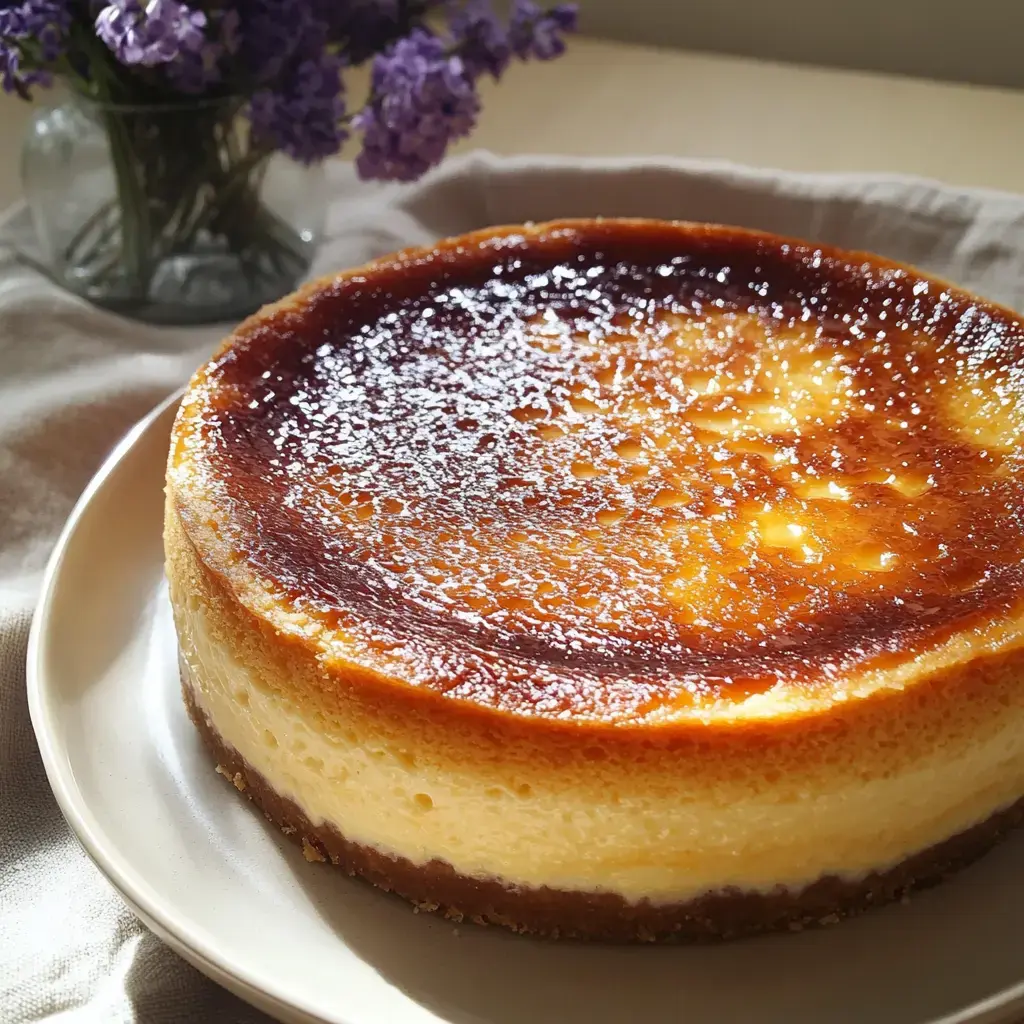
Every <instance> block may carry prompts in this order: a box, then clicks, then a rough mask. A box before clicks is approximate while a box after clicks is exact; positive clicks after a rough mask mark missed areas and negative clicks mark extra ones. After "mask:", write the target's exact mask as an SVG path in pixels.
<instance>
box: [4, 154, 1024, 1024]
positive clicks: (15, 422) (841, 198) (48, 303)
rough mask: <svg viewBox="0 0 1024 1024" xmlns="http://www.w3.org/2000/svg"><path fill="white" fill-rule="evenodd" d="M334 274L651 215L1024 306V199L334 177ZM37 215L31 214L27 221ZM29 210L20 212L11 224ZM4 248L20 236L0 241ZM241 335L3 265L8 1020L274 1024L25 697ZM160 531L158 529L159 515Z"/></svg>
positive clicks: (845, 181)
mask: <svg viewBox="0 0 1024 1024" xmlns="http://www.w3.org/2000/svg"><path fill="white" fill-rule="evenodd" d="M330 178H331V184H332V186H333V187H334V195H335V196H336V199H335V200H334V202H333V204H332V206H331V211H330V218H329V227H328V240H327V243H326V244H325V246H324V248H323V251H322V253H321V255H320V258H319V260H318V264H317V266H316V267H315V268H314V269H315V271H316V272H320V273H324V272H327V271H329V270H331V269H335V268H341V267H345V266H351V265H353V264H355V263H359V262H363V261H365V260H366V259H368V258H370V257H372V256H375V255H379V254H382V253H385V252H389V251H391V250H394V249H397V248H401V247H403V246H406V245H411V244H418V243H424V242H429V241H431V240H433V239H435V238H437V237H439V236H443V235H450V234H457V233H460V232H463V231H467V230H470V229H472V228H476V227H482V226H485V225H488V224H500V223H516V222H522V221H525V220H544V219H550V218H556V217H567V216H587V215H598V214H603V215H605V216H650V217H669V218H680V219H688V220H707V221H719V222H725V223H733V224H743V225H747V226H751V227H758V228H764V229H767V230H772V231H777V232H780V233H785V234H790V235H796V236H801V237H805V238H809V239H813V240H816V241H821V242H830V243H834V244H838V245H844V246H849V247H853V248H861V249H872V250H875V251H877V252H880V253H883V254H885V255H887V256H892V257H895V258H897V259H902V260H907V261H910V262H913V263H917V264H919V265H920V266H923V267H925V268H927V269H930V270H932V271H934V272H937V273H939V274H941V275H942V276H944V277H946V278H948V279H950V280H952V281H954V282H956V283H959V284H963V285H966V286H968V287H970V288H972V289H975V290H977V291H979V292H981V293H982V294H985V295H986V296H988V297H990V298H994V299H997V300H1000V301H1002V302H1005V303H1007V304H1008V305H1011V306H1013V307H1014V308H1017V309H1024V198H1021V197H1017V196H1011V195H1004V194H1000V193H994V192H972V191H964V190H956V189H951V188H946V187H943V186H941V185H937V184H934V183H929V182H923V181H917V180H912V179H895V178H882V177H878V176H814V175H796V174H783V173H776V172H769V171H755V170H749V169H743V168H739V167H735V166H731V165H725V164H707V163H696V162H683V161H673V162H671V163H670V162H667V161H652V160H644V161H640V160H603V161H596V160H595V161H578V160H575V161H568V160H557V159H535V158H532V159H513V160H502V159H497V158H495V157H492V156H489V155H486V154H474V155H471V156H469V157H467V158H463V159H460V160H456V161H453V162H451V163H449V164H448V165H446V166H445V167H443V168H442V169H441V170H440V171H439V172H438V173H436V174H435V175H433V176H431V177H430V178H429V179H427V180H426V181H424V182H423V183H421V184H419V185H415V186H406V187H381V186H367V185H363V184H359V183H357V182H356V181H355V180H354V178H353V176H352V172H351V170H350V169H349V168H348V167H347V166H345V165H341V164H337V165H334V166H332V167H331V169H330ZM22 219H23V218H22ZM19 223H20V221H19V218H18V217H17V216H13V217H12V218H9V219H8V222H7V229H6V230H7V233H8V236H10V234H11V233H12V232H15V231H16V230H18V227H19ZM0 241H2V237H0ZM222 333H224V330H223V329H217V328H204V329H199V330H197V329H189V330H182V329H159V328H150V327H146V326H143V325H139V324H135V323H131V322H129V321H126V320H122V319H120V318H118V317H115V316H112V315H110V314H107V313H103V312H101V311H98V310H96V309H93V308H91V307H90V306H88V305H87V304H85V303H84V302H81V301H79V300H77V299H75V298H72V297H71V296H69V295H67V294H64V293H62V292H61V291H59V290H58V289H57V288H55V287H54V286H53V285H51V284H49V283H48V282H47V281H45V280H44V279H43V278H42V277H41V276H40V275H39V274H37V273H35V272H34V271H32V270H30V269H26V268H25V267H24V266H22V265H20V264H19V263H18V262H17V261H16V260H15V259H14V258H13V257H12V256H9V255H8V256H5V255H0V922H2V924H0V1020H2V1021H4V1022H6V1024H20V1022H27V1021H37V1020H60V1021H65V1022H92V1021H97V1022H100V1021H102V1022H107V1021H125V1022H131V1021H144V1022H153V1024H157V1022H167V1024H172V1022H173V1024H178V1022H183V1021H188V1022H192V1024H202V1022H206V1021H209V1022H217V1024H222V1022H239V1024H241V1022H250V1021H262V1020H266V1018H265V1017H263V1015H261V1014H259V1013H257V1012H256V1011H255V1010H251V1009H250V1008H248V1007H247V1006H245V1005H244V1004H242V1003H241V1002H239V1001H238V1000H236V999H234V998H233V997H232V996H229V995H228V994H227V993H226V992H224V991H222V990H221V989H219V988H218V987H217V986H215V985H214V984H213V983H212V982H209V981H207V980H206V979H205V978H203V977H202V976H201V975H199V974H198V973H196V972H195V971H194V970H193V969H192V968H191V967H189V966H187V965H186V964H185V963H184V962H183V961H181V960H180V959H179V958H178V957H177V956H175V955H174V954H173V953H171V952H170V951H169V950H168V949H167V948H165V947H164V946H163V945H162V944H161V943H160V942H159V941H158V940H157V939H155V938H154V937H153V936H152V935H150V934H149V933H148V932H147V931H146V930H145V929H144V928H143V927H142V925H140V924H139V923H138V922H137V921H136V920H135V919H134V918H133V917H132V915H131V914H130V913H129V911H128V910H127V909H126V908H125V907H124V905H123V904H122V903H121V901H120V899H119V898H118V897H117V895H116V894H115V893H114V891H113V890H112V889H111V888H110V887H109V885H108V884H107V883H106V882H105V881H104V879H103V878H102V877H101V876H100V874H99V872H98V871H97V870H96V869H95V868H94V867H93V865H92V864H91V863H90V861H89V860H88V859H87V857H86V855H85V854H84V853H83V852H82V850H81V848H80V847H79V845H78V843H77V842H76V840H75V839H74V838H73V837H72V836H71V835H70V833H69V831H68V829H67V827H66V826H65V824H64V821H63V819H62V818H61V815H60V812H59V811H58V809H57V806H56V804H55V803H54V800H53V798H52V796H51V794H50V791H49V788H48V786H47V783H46V779H45V777H44V774H43V769H42V766H41V764H40V761H39V756H38V753H37V751H36V745H35V740H34V738H33V736H32V730H31V726H30V724H29V718H28V710H27V706H26V699H25V672H24V663H25V647H26V641H27V636H28V629H29V623H30V620H31V616H32V609H33V607H34V604H35V600H36V593H37V589H38V586H39V581H40V576H41V572H42V569H43V566H44V563H45V561H46V557H47V555H48V553H49V550H50V547H51V545H52V543H53V541H54V539H55V537H56V534H57V532H58V530H59V529H60V526H61V524H62V522H63V521H64V519H65V517H66V516H67V514H68V513H69V511H70V510H71V506H72V504H73V503H74V501H75V499H76V498H77V496H78V494H79V493H80V492H81V490H82V489H83V488H84V486H85V484H86V482H87V481H88V479H89V477H90V476H91V475H92V473H93V472H94V471H95V470H96V469H97V468H98V466H99V465H100V463H101V462H102V460H103V457H104V455H105V454H106V453H107V452H108V451H109V450H110V448H111V447H112V446H113V445H114V444H115V443H116V442H117V440H118V439H119V438H120V437H121V436H122V435H123V434H124V433H125V431H126V430H127V429H128V428H129V427H130V426H131V424H132V423H133V422H134V421H135V420H137V419H138V418H139V417H141V416H142V415H143V414H144V413H145V412H146V411H147V410H148V409H149V408H150V407H151V406H153V405H154V404H155V403H156V402H157V401H158V400H159V399H160V398H162V397H163V396H164V395H165V394H167V393H168V392H170V391H171V390H172V389H174V388H176V387H178V386H179V385H180V384H182V383H183V382H184V381H185V380H186V379H187V377H188V376H189V374H190V373H191V371H192V370H193V369H194V368H195V367H196V366H197V365H198V364H199V363H200V362H201V361H202V360H203V358H204V357H205V356H206V354H207V353H208V352H209V351H210V349H211V347H212V346H213V345H214V343H215V342H216V341H217V339H218V338H219V337H220V335H221V334H222ZM153 528H154V529H158V528H159V524H156V523H154V524H153Z"/></svg>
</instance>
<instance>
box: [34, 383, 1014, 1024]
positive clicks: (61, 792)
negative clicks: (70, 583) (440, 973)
mask: <svg viewBox="0 0 1024 1024" xmlns="http://www.w3.org/2000/svg"><path fill="white" fill-rule="evenodd" d="M184 391H185V389H184V388H183V387H182V388H178V389H176V390H175V391H173V392H172V393H171V394H169V395H168V396H167V397H166V398H165V399H164V400H163V401H161V402H159V403H158V404H157V405H156V406H155V407H154V408H153V409H151V410H150V412H148V413H147V414H146V415H145V416H143V417H142V419H141V420H139V421H138V422H137V423H136V424H135V425H134V426H132V427H131V428H130V429H129V430H128V431H127V433H125V435H124V436H123V437H122V438H121V440H120V441H118V443H117V444H116V445H115V446H114V447H113V449H111V451H110V453H109V455H107V457H106V458H105V459H104V461H103V463H102V465H101V466H100V468H99V469H98V470H97V471H96V473H95V474H94V475H93V476H92V478H91V479H90V480H89V483H88V484H87V485H86V487H85V490H84V491H83V492H82V493H81V495H80V496H79V498H78V500H77V501H76V502H75V504H74V506H73V507H72V510H71V512H70V514H69V515H68V518H67V520H66V522H65V523H64V525H63V527H62V528H61V530H60V533H59V534H58V537H57V540H56V542H55V544H54V547H53V549H52V551H51V553H50V556H49V557H48V559H47V562H46V567H45V569H44V571H43V575H42V579H41V583H40V586H39V590H38V595H37V600H36V607H35V611H34V613H33V616H32V624H31V628H30V630H29V639H28V650H27V656H26V666H25V667H26V673H25V675H26V690H27V696H28V709H29V718H30V720H31V723H32V730H33V733H34V734H35V738H36V743H37V745H38V748H39V753H40V757H41V760H42V762H43V768H44V770H45V772H46V779H47V783H48V784H49V786H50V789H51V790H52V792H53V795H54V798H55V799H56V801H57V805H58V807H59V808H60V811H61V814H62V815H63V817H64V820H65V821H66V822H67V824H68V827H69V828H70V829H71V831H72V833H73V834H74V836H75V837H76V839H77V840H78V842H79V843H80V844H81V846H82V848H83V849H84V851H85V853H86V854H87V855H88V857H89V858H90V860H92V862H93V863H94V864H95V865H96V867H97V868H98V869H99V871H100V873H101V874H102V875H103V876H104V877H105V878H106V879H107V881H108V882H109V883H110V884H111V885H112V886H113V887H114V889H115V890H116V891H117V893H118V894H119V896H120V898H121V899H122V900H123V901H124V902H125V904H126V905H127V906H128V908H129V910H131V912H132V913H133V914H134V915H135V916H136V917H138V918H139V920H140V921H141V922H142V923H143V925H144V926H145V927H146V928H148V929H149V930H150V931H152V932H153V933H154V934H155V935H156V936H157V937H158V938H159V939H160V940H161V941H162V942H164V943H166V944H167V945H168V946H170V947H171V949H172V950H174V952H176V953H177V954H178V955H179V956H181V957H182V958H183V959H185V960H186V961H187V962H188V963H190V964H191V965H192V966H193V967H195V968H196V969H197V970H199V971H200V972H202V973H203V974H205V975H206V976H207V977H208V978H210V979H211V980H212V981H213V982H214V983H216V984H218V985H220V986H221V987H222V988H225V989H227V990H228V991H229V992H231V993H233V994H234V995H236V996H238V997H239V998H240V999H243V1000H244V1001H246V1002H247V1003H249V1004H250V1005H252V1006H254V1007H256V1008H257V1009H259V1010H261V1011H262V1012H264V1013H269V1014H271V1015H273V1016H275V1017H277V1018H278V1019H282V1020H288V1021H295V1020H300V1019H301V1020H302V1021H303V1022H307V1021H308V1022H323V1024H327V1022H328V1021H329V1020H330V1019H329V1018H325V1017H323V1016H322V1015H321V1014H320V1013H318V1012H317V1011H316V1010H315V1009H313V1008H312V1007H311V1006H310V1005H308V1004H305V1003H304V1001H303V1000H302V999H301V998H293V997H292V996H290V995H289V996H286V995H284V994H283V993H282V992H280V991H279V990H278V988H277V986H276V985H275V984H274V982H273V981H268V980H267V979H265V978H262V977H259V976H257V975H255V974H254V973H253V972H251V971H250V970H249V969H247V968H246V966H245V965H244V964H243V963H239V962H237V961H236V960H234V959H233V958H232V957H230V956H225V955H224V954H223V952H221V951H219V950H218V949H217V947H216V944H215V943H211V942H209V941H208V940H207V939H206V937H205V936H204V935H203V934H201V933H197V932H196V931H195V930H194V929H193V928H192V927H191V923H190V922H189V920H188V918H187V917H181V916H179V915H177V914H176V913H175V910H174V906H173V900H168V899H167V898H166V897H164V896H162V895H161V894H160V893H159V892H158V891H156V890H155V889H153V888H152V886H150V885H149V883H148V882H146V881H145V879H143V878H142V877H140V876H139V875H138V873H137V872H136V871H135V869H134V868H132V867H131V866H130V865H129V864H128V863H127V862H126V861H124V860H123V859H122V858H121V856H120V854H119V852H118V850H117V848H116V844H115V843H114V842H113V841H112V840H110V838H109V836H107V835H106V834H105V833H104V832H103V829H102V828H101V827H100V826H99V824H98V823H97V822H95V821H93V820H92V817H91V814H90V813H89V810H88V805H87V802H86V801H85V799H84V795H83V794H81V792H80V790H79V789H78V787H77V785H76V783H75V781H74V773H73V771H72V770H71V765H70V761H69V760H68V759H67V758H66V757H64V756H63V754H62V747H61V744H60V743H59V742H58V741H57V738H56V737H57V730H56V728H55V723H54V722H52V721H51V720H50V713H49V710H48V708H47V701H46V693H47V692H48V686H47V676H46V673H45V671H44V667H43V660H44V657H43V655H44V649H45V645H46V642H47V639H48V637H49V635H50V628H49V621H50V618H51V616H52V604H53V597H54V594H55V592H56V590H57V587H58V583H59V580H60V576H61V570H62V568H63V564H64V560H65V557H66V555H67V552H68V550H69V549H70V548H71V546H72V544H73V543H74V540H75V535H76V533H77V530H78V527H79V525H80V523H81V521H82V519H83V518H84V516H85V514H86V512H87V510H88V509H89V507H90V506H91V504H92V502H93V501H94V500H95V498H96V496H97V495H98V494H99V492H100V491H101V490H102V489H103V487H104V486H105V485H106V484H107V483H108V481H109V480H110V478H111V477H112V476H113V475H114V474H115V472H116V471H117V469H118V467H119V466H120V465H121V463H122V462H123V461H124V459H125V458H126V457H127V455H128V454H129V452H130V451H131V450H132V449H133V448H134V447H135V446H136V445H137V444H138V443H139V442H140V440H141V439H142V438H143V437H144V436H145V435H146V434H147V433H148V432H149V431H150V430H151V429H153V427H154V425H155V424H156V423H157V422H158V421H159V420H160V419H161V418H162V417H163V416H165V415H167V413H168V412H169V410H171V409H172V408H175V407H176V406H177V405H178V404H179V403H180V401H181V398H182V396H183V395H184ZM49 689H52V686H51V687H49ZM1015 1007H1024V977H1022V978H1021V980H1020V981H1018V982H1016V983H1014V984H1013V985H1010V986H1009V987H1007V988H1004V989H1001V990H999V991H997V992H994V993H992V994H991V995H989V996H986V997H985V998H983V999H980V1000H977V1001H976V1002H973V1003H970V1004H968V1005H965V1006H962V1007H961V1008H960V1009H958V1010H954V1011H952V1012H950V1013H946V1014H945V1015H943V1016H942V1017H938V1018H934V1019H933V1020H931V1021H930V1022H927V1024H995V1022H996V1021H1000V1020H1004V1019H1005V1018H1004V1016H1003V1015H1004V1014H1009V1013H1010V1012H1011V1011H1012V1010H1013V1009H1014V1008H1015ZM342 1012H344V1011H343V1010H342ZM332 1017H333V1020H330V1024H351V1018H349V1017H348V1016H333V1015H332Z"/></svg>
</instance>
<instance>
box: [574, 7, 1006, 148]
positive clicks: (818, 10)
mask: <svg viewBox="0 0 1024 1024" xmlns="http://www.w3.org/2000/svg"><path fill="white" fill-rule="evenodd" d="M579 3H580V10H581V14H582V17H583V19H584V20H583V25H584V31H586V32H587V33H588V34H590V35H597V36H603V37H605V38H609V39H624V40H629V41H631V42H642V43H652V44H657V45H663V46H685V47H687V48H689V49H703V50H713V51H718V52H722V53H736V54H743V55H746V56H752V57H762V58H766V59H769V60H788V61H800V62H805V63H812V64H821V65H826V66H833V67H849V68H865V69H871V70H876V71H890V72H897V73H903V74H911V75H920V76H924V77H929V78H944V79H950V80H953V81H962V82H978V83H982V84H989V85H1008V86H1015V87H1018V88H1020V87H1024V0H579ZM679 102H680V103H683V104H685V103H691V104H699V103H700V102H701V97H700V95H699V94H689V95H686V96H680V97H679ZM764 113H765V114H766V115H768V114H770V112H768V111H765V112H764ZM1007 127H1008V129H1011V130H1014V131H1024V125H1013V126H1007Z"/></svg>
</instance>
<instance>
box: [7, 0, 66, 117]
mask: <svg viewBox="0 0 1024 1024" xmlns="http://www.w3.org/2000/svg"><path fill="white" fill-rule="evenodd" d="M70 25H71V14H70V12H69V11H68V10H67V8H66V6H65V5H64V4H63V3H61V2H59V0H23V2H21V3H14V4H8V5H7V6H4V7H2V8H0V87H2V88H3V91H4V92H8V93H17V94H18V95H19V96H22V97H24V98H25V99H27V98H28V97H29V89H30V88H31V86H33V85H49V84H50V82H51V78H52V76H51V75H50V73H49V71H48V70H47V67H46V65H49V64H52V63H53V62H54V61H56V60H57V59H58V58H59V57H60V56H61V55H62V54H63V52H64V48H65V44H66V38H67V31H68V28H69V27H70ZM25 42H30V43H31V44H32V48H33V52H34V54H35V57H36V60H35V61H34V62H33V63H26V58H25V53H24V51H23V49H22V44H23V43H25Z"/></svg>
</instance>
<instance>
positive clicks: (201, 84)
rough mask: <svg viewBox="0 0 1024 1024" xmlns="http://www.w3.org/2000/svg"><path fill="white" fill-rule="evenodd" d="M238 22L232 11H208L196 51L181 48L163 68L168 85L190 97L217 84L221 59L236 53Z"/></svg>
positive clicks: (237, 46) (220, 72)
mask: <svg viewBox="0 0 1024 1024" xmlns="http://www.w3.org/2000/svg"><path fill="white" fill-rule="evenodd" d="M239 23H240V22H239V17H238V11H237V10H235V9H234V8H230V9H227V10H220V11H211V12H210V14H209V17H208V21H207V24H206V34H205V37H204V40H203V43H202V45H201V46H200V47H199V49H197V50H196V49H183V50H182V51H181V53H180V54H179V55H178V57H177V59H175V60H173V61H171V62H170V63H168V64H166V65H165V66H164V67H165V73H166V75H167V80H168V81H169V82H170V84H171V85H173V86H174V88H175V89H178V90H180V91H181V92H183V93H188V94H189V95H193V96H194V95H199V94H201V93H204V92H206V91H207V90H208V89H209V88H211V87H212V86H214V85H218V84H220V82H222V81H223V79H224V61H225V59H226V58H227V57H230V56H231V55H233V54H235V53H237V52H238V48H239V45H240V36H239Z"/></svg>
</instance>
